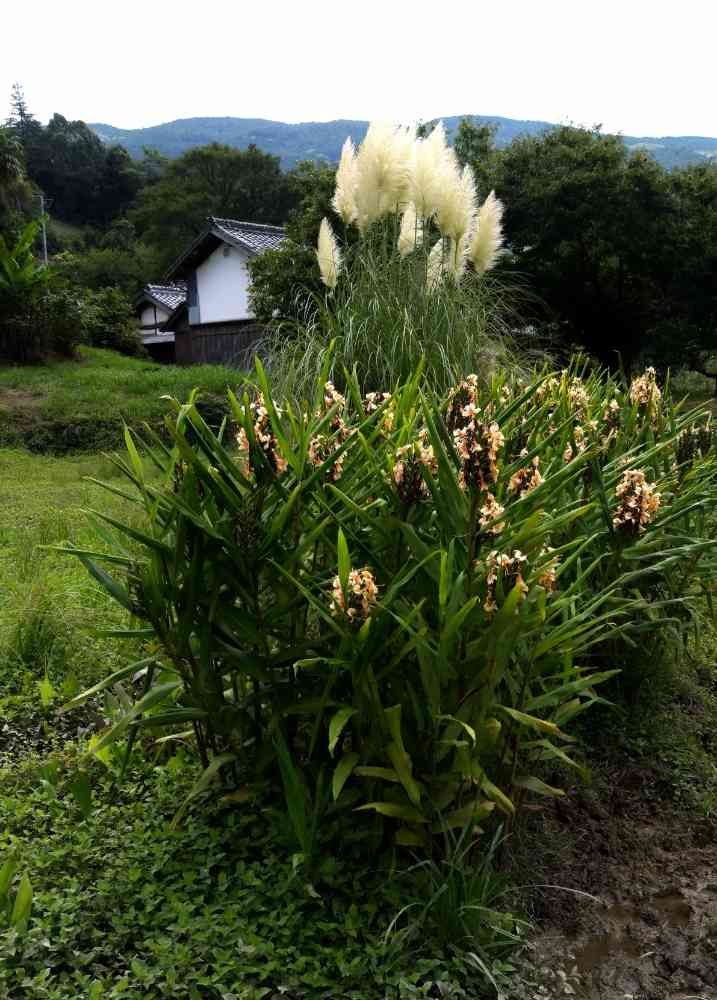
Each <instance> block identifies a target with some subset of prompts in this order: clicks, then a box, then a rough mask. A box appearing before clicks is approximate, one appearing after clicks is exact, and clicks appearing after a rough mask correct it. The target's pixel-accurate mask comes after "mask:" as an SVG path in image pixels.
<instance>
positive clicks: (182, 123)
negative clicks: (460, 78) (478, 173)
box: [90, 115, 717, 169]
mask: <svg viewBox="0 0 717 1000" xmlns="http://www.w3.org/2000/svg"><path fill="white" fill-rule="evenodd" d="M464 118H468V119H469V120H470V121H471V122H473V123H474V124H475V125H493V126H495V130H496V131H495V141H496V145H497V146H498V147H499V148H503V147H505V146H508V145H509V144H510V143H511V142H512V141H513V140H514V139H516V138H517V137H518V136H533V135H540V134H542V133H543V132H545V131H547V130H548V129H551V128H556V126H555V125H553V124H551V123H550V122H544V121H526V120H523V119H519V118H502V117H501V116H500V115H449V116H448V117H446V118H443V119H442V120H443V123H444V124H445V126H446V131H447V133H448V136H449V139H452V137H453V135H454V133H455V132H456V130H457V128H458V126H459V124H460V123H461V121H463V119H464ZM367 127H368V122H367V121H351V120H348V119H339V120H338V121H331V122H300V123H299V124H288V123H287V122H276V121H268V120H266V119H262V118H180V119H178V120H177V121H173V122H165V123H164V124H162V125H152V126H150V127H148V128H135V129H126V128H117V127H116V126H114V125H107V124H104V123H92V124H90V128H91V129H93V130H94V131H95V132H96V133H97V135H98V136H99V137H100V138H101V139H102V140H103V141H104V142H106V143H108V144H110V145H111V144H114V143H121V144H122V145H123V146H124V147H125V149H126V150H127V151H128V152H129V153H130V155H131V156H133V157H135V158H139V157H141V156H142V155H143V151H144V149H145V147H150V148H153V149H157V150H159V152H160V153H162V155H164V156H180V155H181V154H182V153H184V152H186V150H188V149H192V148H193V147H194V146H204V145H206V144H207V143H210V142H221V143H225V144H226V145H228V146H235V147H236V148H238V149H245V148H246V147H247V146H249V145H251V144H252V143H254V144H255V145H257V146H259V147H260V149H263V150H265V151H266V152H267V153H273V155H274V156H278V157H279V159H280V160H281V163H282V166H283V167H285V168H289V167H293V166H294V165H295V164H296V163H297V162H299V161H300V160H324V161H328V162H334V161H336V160H338V157H339V153H340V152H341V145H342V143H343V141H344V139H345V138H346V136H347V135H350V136H351V137H352V138H353V140H354V142H360V141H361V140H362V139H363V137H364V135H365V134H366V129H367ZM623 141H624V143H625V145H626V147H627V148H628V149H629V150H634V149H644V150H647V151H648V152H650V153H652V155H653V156H654V157H655V159H656V160H657V161H658V163H660V164H662V166H663V167H667V168H668V169H671V168H673V167H683V166H687V165H688V164H690V163H703V162H705V160H709V159H710V158H713V157H717V138H705V137H702V136H662V137H649V136H643V137H638V136H627V135H626V136H624V137H623Z"/></svg>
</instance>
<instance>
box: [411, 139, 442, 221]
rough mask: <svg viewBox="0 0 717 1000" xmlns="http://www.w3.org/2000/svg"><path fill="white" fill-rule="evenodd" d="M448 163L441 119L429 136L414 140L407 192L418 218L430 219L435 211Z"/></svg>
mask: <svg viewBox="0 0 717 1000" xmlns="http://www.w3.org/2000/svg"><path fill="white" fill-rule="evenodd" d="M450 164H451V150H450V149H449V147H448V143H447V142H446V130H445V128H444V127H443V122H439V123H438V124H437V125H436V127H435V128H434V129H433V131H432V132H431V134H430V135H429V136H427V137H426V138H425V139H418V140H416V143H415V145H414V150H413V157H412V159H411V170H410V177H409V191H410V196H411V200H412V201H413V204H414V205H415V206H416V214H417V216H418V218H419V219H429V218H430V217H431V216H432V215H434V214H435V212H436V209H437V207H438V204H439V201H440V197H441V188H442V185H443V178H444V174H445V171H446V170H447V169H449V168H450Z"/></svg>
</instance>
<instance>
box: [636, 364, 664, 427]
mask: <svg viewBox="0 0 717 1000" xmlns="http://www.w3.org/2000/svg"><path fill="white" fill-rule="evenodd" d="M661 399H662V392H661V391H660V387H659V385H658V384H657V373H656V372H655V369H654V368H646V369H645V371H644V372H643V373H642V375H638V376H637V377H636V378H634V379H633V380H632V382H631V383H630V402H631V403H633V405H636V406H638V407H639V408H640V409H641V410H642V411H643V412H644V413H645V414H646V415H647V416H648V417H649V418H650V422H651V423H652V424H653V426H654V425H655V423H656V421H657V417H658V414H659V412H660V401H661Z"/></svg>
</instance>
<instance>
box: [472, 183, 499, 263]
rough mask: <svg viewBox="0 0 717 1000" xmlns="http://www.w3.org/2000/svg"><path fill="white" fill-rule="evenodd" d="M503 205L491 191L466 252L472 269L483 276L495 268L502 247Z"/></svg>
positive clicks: (482, 206) (483, 205) (479, 215)
mask: <svg viewBox="0 0 717 1000" xmlns="http://www.w3.org/2000/svg"><path fill="white" fill-rule="evenodd" d="M502 220H503V204H502V202H501V201H499V200H498V198H496V196H495V191H491V193H490V194H489V195H488V197H487V198H486V200H485V201H484V202H483V204H482V205H481V207H480V211H479V212H478V219H477V223H476V229H475V232H474V234H473V238H472V240H471V244H470V247H469V250H468V256H469V257H470V259H471V262H472V264H473V267H474V268H475V269H476V272H477V273H478V274H485V272H486V271H489V270H490V269H491V268H492V267H494V266H495V264H496V262H497V260H498V257H499V256H500V252H501V248H502V246H503V222H502Z"/></svg>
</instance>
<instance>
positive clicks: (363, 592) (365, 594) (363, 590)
mask: <svg viewBox="0 0 717 1000" xmlns="http://www.w3.org/2000/svg"><path fill="white" fill-rule="evenodd" d="M331 595H332V598H333V600H332V601H331V604H330V610H331V614H332V615H334V617H335V618H347V619H348V621H349V623H350V624H351V625H361V624H362V622H365V621H366V619H367V618H368V617H369V615H370V614H371V612H372V611H373V609H374V607H375V605H376V601H377V599H378V587H377V586H376V581H375V580H374V577H373V573H372V572H371V570H370V569H369V568H368V567H367V566H364V568H363V569H352V570H351V572H350V573H349V576H348V581H347V585H346V593H345V594H344V591H343V588H342V586H341V580H340V579H339V577H338V576H335V577H334V579H333V582H332V584H331Z"/></svg>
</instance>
